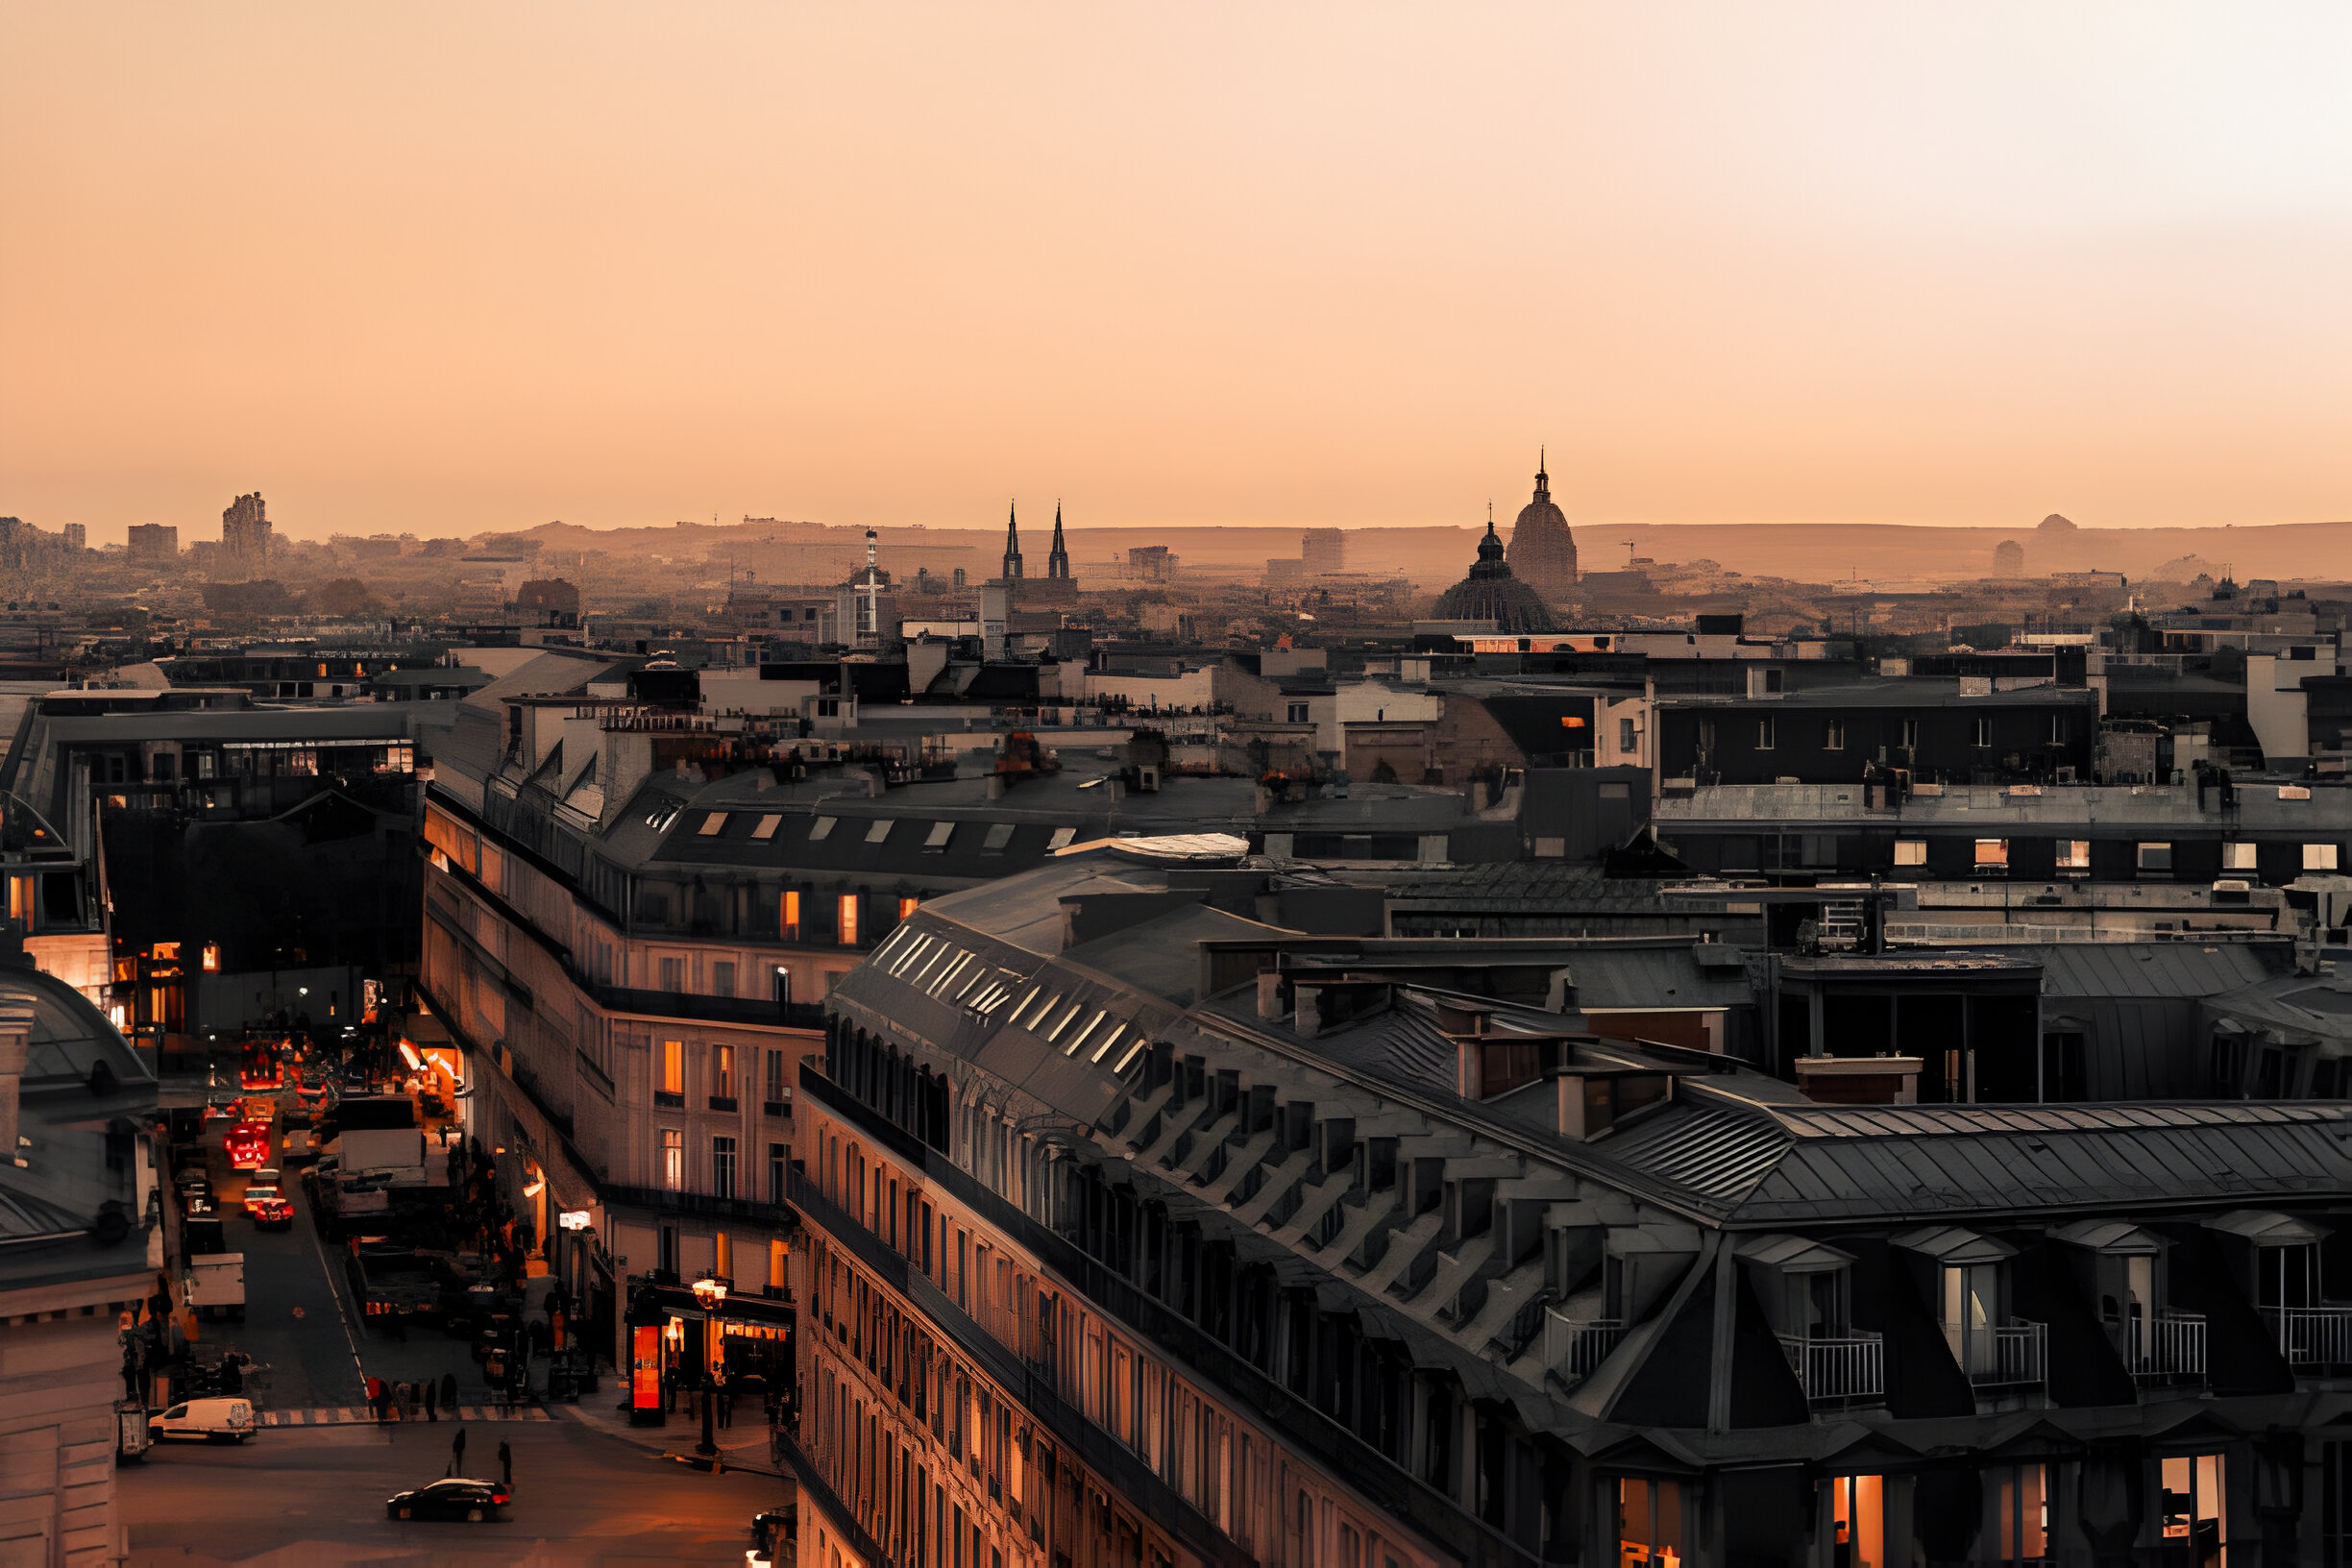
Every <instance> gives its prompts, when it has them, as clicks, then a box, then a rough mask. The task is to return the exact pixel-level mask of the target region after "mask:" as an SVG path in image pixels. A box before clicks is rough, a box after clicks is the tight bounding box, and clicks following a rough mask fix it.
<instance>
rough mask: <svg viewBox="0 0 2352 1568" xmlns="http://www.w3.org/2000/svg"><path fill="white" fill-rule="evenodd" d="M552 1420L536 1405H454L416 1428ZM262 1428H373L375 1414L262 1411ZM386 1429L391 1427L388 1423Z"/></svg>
mask: <svg viewBox="0 0 2352 1568" xmlns="http://www.w3.org/2000/svg"><path fill="white" fill-rule="evenodd" d="M552 1419H554V1418H553V1417H552V1416H551V1415H549V1414H548V1412H547V1411H545V1410H544V1409H539V1408H538V1407H537V1406H535V1405H523V1406H517V1407H513V1408H509V1407H507V1406H504V1405H457V1406H453V1407H452V1408H451V1409H446V1410H443V1411H442V1412H441V1422H438V1423H429V1422H427V1421H426V1420H425V1418H424V1417H423V1416H418V1417H417V1418H416V1420H415V1421H414V1422H413V1423H411V1425H415V1426H427V1425H439V1424H441V1423H452V1422H458V1421H549V1420H552ZM260 1421H261V1425H263V1426H265V1427H343V1426H357V1427H372V1426H375V1425H377V1421H376V1414H375V1412H374V1411H373V1410H370V1409H368V1408H367V1407H366V1406H365V1405H327V1406H321V1407H319V1408H317V1409H307V1410H263V1411H261V1412H260ZM383 1424H384V1425H385V1426H390V1425H392V1423H391V1422H389V1421H387V1422H385V1423H383Z"/></svg>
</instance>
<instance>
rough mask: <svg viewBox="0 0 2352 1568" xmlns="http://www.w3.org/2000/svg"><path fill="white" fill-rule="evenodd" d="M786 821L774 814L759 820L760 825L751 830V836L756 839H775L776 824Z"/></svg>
mask: <svg viewBox="0 0 2352 1568" xmlns="http://www.w3.org/2000/svg"><path fill="white" fill-rule="evenodd" d="M783 820H784V819H783V818H782V817H780V816H777V815H775V814H774V813H770V814H769V815H768V816H765V817H762V818H761V819H760V820H759V825H757V826H756V827H754V828H752V829H751V836H752V837H753V838H755V839H772V838H774V837H775V830H776V823H778V822H780V821H783Z"/></svg>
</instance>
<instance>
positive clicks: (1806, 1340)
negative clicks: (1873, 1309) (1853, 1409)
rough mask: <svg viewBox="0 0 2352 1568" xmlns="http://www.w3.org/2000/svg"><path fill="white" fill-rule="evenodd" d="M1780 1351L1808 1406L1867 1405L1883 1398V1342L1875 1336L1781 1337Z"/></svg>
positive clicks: (1884, 1395) (1884, 1379)
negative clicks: (1802, 1388)
mask: <svg viewBox="0 0 2352 1568" xmlns="http://www.w3.org/2000/svg"><path fill="white" fill-rule="evenodd" d="M1780 1349H1781V1350H1782V1351H1783V1352H1784V1353H1786V1355H1787V1356H1788V1360H1789V1369H1790V1370H1791V1371H1793V1372H1795V1373H1796V1374H1797V1381H1798V1382H1799V1383H1801V1384H1803V1385H1804V1391H1805V1398H1806V1400H1807V1401H1809V1402H1810V1403H1812V1404H1815V1405H1868V1404H1874V1403H1876V1402H1877V1401H1879V1400H1881V1399H1884V1398H1885V1397H1886V1341H1885V1340H1884V1339H1883V1338H1882V1337H1880V1336H1879V1335H1874V1334H1849V1335H1837V1336H1835V1337H1829V1338H1813V1337H1809V1336H1805V1335H1794V1334H1784V1335H1781V1336H1780Z"/></svg>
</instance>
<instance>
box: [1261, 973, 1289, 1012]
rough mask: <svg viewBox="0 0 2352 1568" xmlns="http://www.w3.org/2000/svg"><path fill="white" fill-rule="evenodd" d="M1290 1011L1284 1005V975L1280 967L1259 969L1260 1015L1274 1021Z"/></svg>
mask: <svg viewBox="0 0 2352 1568" xmlns="http://www.w3.org/2000/svg"><path fill="white" fill-rule="evenodd" d="M1286 1011H1288V1010H1287V1009H1286V1008H1285V1007H1284V1006H1283V976H1282V971H1281V970H1280V969H1260V970H1259V971H1258V1016H1259V1017H1262V1018H1264V1019H1267V1020H1268V1021H1272V1020H1274V1019H1277V1018H1280V1017H1282V1016H1283V1014H1284V1013H1285V1012H1286Z"/></svg>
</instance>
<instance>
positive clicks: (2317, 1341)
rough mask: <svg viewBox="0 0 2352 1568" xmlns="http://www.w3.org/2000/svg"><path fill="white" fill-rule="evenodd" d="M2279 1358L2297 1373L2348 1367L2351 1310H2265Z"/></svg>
mask: <svg viewBox="0 0 2352 1568" xmlns="http://www.w3.org/2000/svg"><path fill="white" fill-rule="evenodd" d="M2262 1315H2263V1321H2264V1322H2266V1323H2267V1324H2269V1325H2270V1332H2271V1334H2272V1335H2274V1336H2275V1337H2276V1338H2277V1340H2278V1347H2279V1354H2280V1355H2281V1356H2284V1357H2285V1358H2286V1359H2287V1364H2288V1365H2289V1366H2291V1367H2294V1368H2296V1369H2297V1370H2299V1371H2310V1370H2324V1369H2329V1368H2335V1367H2352V1306H2345V1305H2342V1304H2340V1303H2339V1304H2330V1305H2327V1306H2321V1307H2265V1308H2264V1309H2262Z"/></svg>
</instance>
